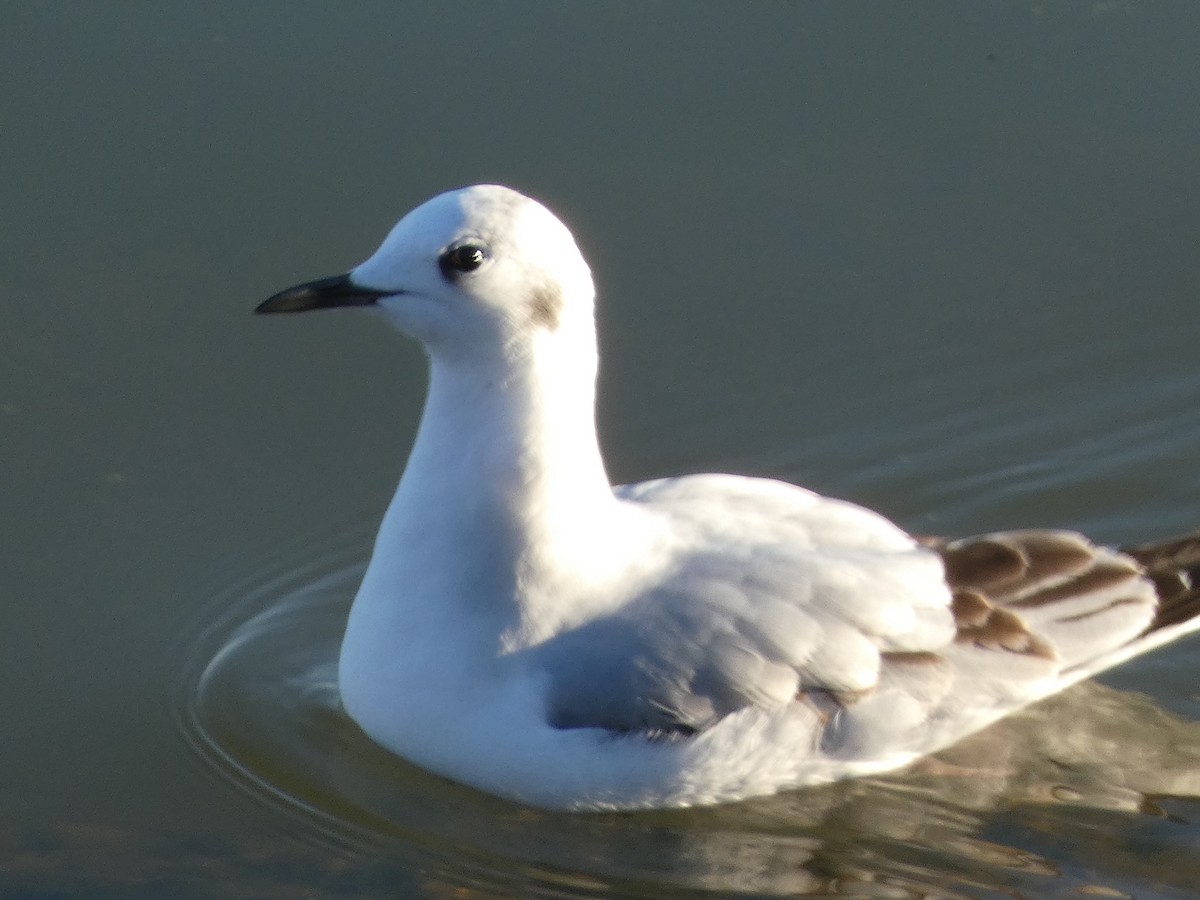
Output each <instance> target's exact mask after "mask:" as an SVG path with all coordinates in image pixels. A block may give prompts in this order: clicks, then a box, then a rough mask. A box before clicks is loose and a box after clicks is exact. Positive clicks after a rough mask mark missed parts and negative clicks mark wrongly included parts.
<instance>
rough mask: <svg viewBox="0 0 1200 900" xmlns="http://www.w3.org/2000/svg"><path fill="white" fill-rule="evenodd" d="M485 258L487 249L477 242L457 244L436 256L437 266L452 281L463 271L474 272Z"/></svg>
mask: <svg viewBox="0 0 1200 900" xmlns="http://www.w3.org/2000/svg"><path fill="white" fill-rule="evenodd" d="M487 258H488V253H487V250H485V249H484V248H483V247H481V246H480V245H479V244H459V245H458V246H457V247H451V248H450V249H449V250H447V251H446V252H445V253H443V254H442V255H441V256H439V257H438V267H439V268H440V269H441V270H442V274H443V275H444V276H446V277H447V278H449V279H450V280H452V281H453V280H454V279H455V278H457V277H458V276H459V275H462V274H463V273H465V272H474V271H475V270H476V269H478V268H479V267H480V266H482V265H483V264H484V262H485V261H486V260H487Z"/></svg>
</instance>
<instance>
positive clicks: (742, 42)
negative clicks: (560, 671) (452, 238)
mask: <svg viewBox="0 0 1200 900" xmlns="http://www.w3.org/2000/svg"><path fill="white" fill-rule="evenodd" d="M1197 29H1200V7H1197V6H1195V5H1194V4H1190V3H1184V2H1178V3H1170V2H1162V3H1149V2H1145V3H1144V2H1136V0H1130V2H1116V0H1109V2H1095V3H1086V2H1085V3H1063V4H1033V3H1011V4H989V5H987V6H979V5H969V6H964V5H962V4H958V3H953V2H946V3H925V2H915V3H909V4H903V5H901V4H893V5H879V4H867V3H861V4H860V3H851V2H837V3H833V2H829V3H786V4H785V3H768V2H764V3H756V4H736V5H735V4H730V5H716V4H712V5H696V4H691V3H687V4H683V3H680V4H671V3H663V4H655V5H653V6H651V7H648V8H643V7H642V6H641V5H635V4H629V5H620V4H609V5H603V6H601V5H593V6H588V7H584V6H578V5H558V4H541V3H512V4H505V5H503V6H494V5H490V4H475V5H473V4H462V3H455V4H436V3H434V4H421V5H414V6H396V5H393V4H386V3H353V4H317V3H290V4H269V3H263V4H235V3H199V4H192V5H188V6H183V5H178V4H140V5H137V4H126V5H113V6H106V5H99V4H92V3H82V2H80V3H33V2H29V3H21V2H13V3H7V4H4V5H0V121H3V122H4V123H5V128H4V139H3V140H2V141H0V172H2V173H3V177H2V178H0V211H2V213H3V215H4V222H5V226H6V227H5V229H4V230H5V240H4V241H3V242H0V298H2V301H0V302H3V304H4V310H5V314H6V315H5V320H4V326H3V327H2V328H0V478H3V479H4V489H3V497H4V498H5V505H4V515H2V516H0V530H2V535H0V554H3V557H2V563H3V564H2V565H0V596H2V597H3V602H4V609H5V612H6V623H5V624H6V627H5V628H4V629H3V638H2V640H3V643H4V646H3V648H0V670H2V674H3V676H4V677H3V682H2V683H3V684H4V685H5V686H6V687H5V689H4V690H3V691H0V715H3V720H4V722H5V723H6V724H5V727H4V728H3V729H2V733H0V753H2V755H0V790H2V793H0V797H3V800H4V802H3V803H2V804H0V896H4V897H30V898H32V897H46V896H53V897H70V898H75V897H80V898H84V897H87V898H92V897H114V898H141V897H163V896H172V897H247V896H254V897H274V896H278V897H314V898H325V897H377V896H378V897H386V896H432V897H504V896H522V897H523V896H544V897H564V896H565V897H573V896H630V897H640V896H646V897H650V896H654V897H659V896H674V895H686V894H690V893H693V892H697V891H705V890H707V891H711V892H714V893H716V894H717V895H722V896H728V895H731V894H734V893H738V892H742V893H747V894H751V895H777V894H800V895H804V894H812V895H845V896H855V897H863V896H882V897H918V896H963V897H1014V896H1024V897H1077V896H1112V897H1119V896H1136V897H1190V896H1195V895H1196V894H1197V893H1200V863H1198V862H1197V860H1200V853H1197V850H1198V849H1200V696H1198V693H1197V690H1196V687H1195V684H1196V679H1195V672H1196V670H1197V667H1198V664H1200V642H1198V641H1195V640H1193V641H1185V642H1183V643H1180V644H1178V645H1175V646H1172V647H1170V648H1167V649H1165V650H1163V651H1161V652H1159V653H1157V654H1154V655H1153V656H1151V657H1149V658H1145V659H1141V660H1137V661H1135V662H1133V663H1132V664H1129V665H1127V666H1125V667H1124V668H1123V669H1121V670H1120V671H1118V672H1115V673H1111V674H1110V675H1107V676H1106V677H1105V678H1104V679H1103V684H1099V683H1089V684H1084V685H1081V686H1079V687H1078V688H1076V689H1073V690H1072V691H1070V692H1068V693H1067V694H1065V695H1063V696H1061V697H1059V698H1055V699H1054V700H1052V701H1049V702H1047V703H1045V704H1042V705H1040V706H1038V707H1035V708H1033V709H1031V710H1029V711H1028V712H1026V713H1024V714H1022V715H1020V716H1017V717H1014V718H1013V719H1012V720H1009V721H1007V722H1003V723H1001V724H999V725H998V726H996V727H994V728H993V729H991V730H989V731H987V732H985V733H982V734H980V735H977V736H975V737H974V738H971V739H970V740H968V741H966V742H964V743H963V744H962V745H960V746H958V747H956V748H953V749H952V750H950V751H947V752H946V753H943V754H940V755H939V756H938V757H937V758H936V759H934V760H930V761H926V762H923V763H922V764H920V765H918V766H916V767H914V768H913V769H912V770H909V771H906V772H902V773H897V774H895V775H892V776H889V777H887V778H881V779H871V780H866V781H860V782H853V783H849V784H845V785H837V786H833V787H829V788H822V789H819V790H812V791H801V792H794V793H790V794H785V795H781V796H778V797H773V798H766V799H763V800H759V801H754V802H751V803H745V804H740V805H736V806H731V807H726V808H721V809H713V810H702V811H690V812H664V813H657V814H640V815H611V816H566V815H554V814H549V813H543V812H537V811H531V810H527V809H523V808H520V807H517V806H514V805H512V804H509V803H506V802H503V801H500V800H496V799H493V798H490V797H486V796H483V795H480V794H478V793H476V792H474V791H471V790H469V789H466V788H463V787H459V786H456V785H453V784H449V783H447V782H444V781H442V780H440V779H438V778H436V777H434V776H431V775H428V774H426V773H424V772H421V771H419V770H417V769H414V768H412V767H410V766H407V765H406V764H404V763H403V762H401V761H398V760H396V759H394V758H392V757H390V756H388V755H387V754H385V753H383V752H382V751H380V750H378V749H376V748H375V747H373V746H372V745H371V744H370V743H369V742H367V741H366V740H365V739H364V738H363V737H362V736H361V735H360V734H359V733H358V732H357V730H356V729H355V728H354V727H353V726H352V725H351V724H350V723H349V722H348V721H347V720H346V718H345V717H344V716H343V715H342V713H341V712H340V710H339V708H338V705H337V699H336V686H335V684H334V683H333V680H332V664H333V661H334V659H335V655H336V649H337V643H338V640H339V635H340V629H341V625H342V620H343V617H344V615H345V610H346V607H347V604H348V603H349V600H350V598H351V597H352V595H353V591H354V587H355V581H356V578H357V574H358V572H360V571H361V566H362V564H363V562H364V560H365V558H366V554H367V552H368V548H369V543H370V539H371V536H372V532H373V528H374V525H375V523H376V521H377V519H378V516H379V515H380V513H381V512H382V509H383V506H384V504H385V503H386V501H387V499H388V497H389V496H390V492H391V490H392V488H393V487H394V483H395V480H396V478H397V477H398V475H399V472H400V469H401V468H402V465H403V461H404V456H405V453H406V452H407V447H408V442H409V441H410V439H411V436H412V433H413V430H414V428H415V425H416V421H417V417H418V415H419V412H420V405H421V401H422V397H423V390H424V371H423V363H422V360H421V357H420V354H419V352H418V351H417V350H416V349H415V348H414V347H413V346H411V345H407V344H405V343H404V342H403V341H401V340H399V339H398V338H396V337H395V336H394V335H392V334H390V333H388V332H387V331H386V330H385V329H383V328H382V327H380V326H378V324H377V323H375V322H373V321H369V320H368V319H367V318H366V317H362V316H355V315H353V314H346V315H340V314H329V315H323V316H316V315H314V316H305V317H298V318H297V319H295V320H287V321H278V320H269V321H267V320H256V319H254V318H253V317H252V316H251V315H250V310H251V309H252V308H253V306H254V305H255V304H256V303H257V302H258V301H259V300H260V299H262V298H263V297H265V296H266V295H268V294H270V293H272V292H273V291H275V290H276V289H278V288H281V287H284V286H286V285H289V284H292V283H294V282H296V281H299V280H302V279H305V278H309V277H315V276H318V275H324V274H330V273H334V272H338V271H342V270H344V269H345V268H346V267H348V266H349V265H352V264H353V263H355V262H357V261H359V260H360V259H361V258H363V257H364V256H365V255H366V254H367V253H369V252H370V250H371V249H372V248H373V247H374V246H375V243H376V242H377V241H378V240H379V239H380V238H381V237H382V236H383V234H384V232H385V231H386V229H387V228H388V227H389V226H390V225H391V223H392V221H393V220H394V219H395V218H396V217H397V216H398V215H399V214H400V213H402V212H404V211H405V210H407V209H408V208H410V207H411V206H413V205H415V204H416V203H418V202H420V201H421V200H423V199H425V198H426V197H428V196H430V195H431V194H433V193H436V192H438V191H440V190H443V189H445V188H448V187H452V186H457V185H461V184H466V183H471V182H475V181H481V180H495V181H501V182H506V183H511V184H513V185H514V186H516V187H518V188H521V189H524V190H526V191H528V192H530V193H533V194H534V195H535V196H538V197H540V198H542V199H544V200H546V201H547V202H548V203H549V204H550V205H551V206H552V207H553V208H555V209H556V210H557V211H558V212H560V213H561V214H562V216H563V217H564V218H565V219H566V220H567V221H568V222H569V223H570V224H571V226H572V227H573V229H574V231H575V233H576V235H577V236H578V238H579V240H580V243H581V245H582V246H583V248H584V250H585V253H586V254H587V255H588V256H589V258H590V260H591V262H592V266H593V270H594V272H595V274H596V278H597V282H598V285H599V288H600V292H601V298H600V304H601V306H600V313H599V315H600V330H601V342H602V352H603V365H602V374H601V385H600V390H601V401H600V402H601V406H600V409H599V413H598V415H599V420H600V426H601V430H602V433H603V440H604V445H605V450H606V454H607V458H608V460H609V467H610V471H611V473H612V475H613V477H614V479H615V480H620V481H625V480H634V479H639V478H645V477H651V476H654V475H659V474H665V473H671V472H680V471H694V470H710V469H725V470H737V471H744V472H754V473H760V474H766V475H772V476H777V477H783V478H788V479H791V480H796V481H800V482H802V483H804V484H807V485H809V486H811V487H814V488H817V489H819V490H822V491H826V492H829V493H834V494H837V495H841V496H846V497H850V498H853V499H855V500H858V501H860V502H863V503H866V504H868V505H871V506H875V507H878V508H880V509H883V510H885V511H887V512H888V513H890V514H891V515H893V516H894V517H895V518H896V519H897V520H898V521H900V522H902V523H903V524H905V525H906V526H907V527H910V528H912V529H914V530H916V531H920V532H926V533H945V534H954V533H962V532H969V531H981V530H987V529H992V528H1002V527H1008V526H1013V525H1045V526H1064V527H1073V528H1080V529H1083V530H1086V531H1088V532H1089V533H1091V534H1093V535H1094V536H1096V537H1097V538H1099V539H1102V540H1106V541H1115V542H1121V541H1138V540H1141V539H1145V538H1150V537H1156V536H1161V535H1166V534H1170V533H1173V532H1178V531H1183V530H1187V529H1190V528H1193V527H1196V526H1197V524H1200V460H1198V459H1197V448H1200V415H1198V414H1197V410H1198V409H1200V367H1198V366H1197V364H1196V361H1195V357H1196V354H1195V346H1196V339H1197V327H1196V326H1195V325H1194V324H1193V323H1194V321H1195V318H1196V316H1195V299H1196V296H1197V293H1198V291H1200V262H1198V259H1200V255H1198V254H1197V252H1196V250H1197V244H1196V235H1197V234H1198V233H1200V176H1198V175H1197V172H1200V117H1198V116H1197V115H1196V114H1195V112H1196V110H1197V109H1198V108H1200V63H1198V62H1197V59H1198V57H1197V55H1196V53H1195V38H1194V36H1195V34H1196V33H1197Z"/></svg>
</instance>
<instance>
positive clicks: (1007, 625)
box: [257, 185, 1200, 811]
mask: <svg viewBox="0 0 1200 900" xmlns="http://www.w3.org/2000/svg"><path fill="white" fill-rule="evenodd" d="M594 294H595V291H594V288H593V283H592V278H591V273H590V270H589V268H588V265H587V263H586V262H585V261H584V259H583V256H582V254H581V253H580V251H579V249H578V247H577V246H576V243H575V240H574V238H573V237H572V236H571V233H570V232H569V231H568V229H567V228H566V226H565V225H563V224H562V222H560V221H559V220H558V219H557V218H556V217H555V216H554V215H553V214H552V213H551V212H550V211H549V210H547V209H546V208H545V207H544V206H542V205H541V204H539V203H538V202H536V201H535V200H532V199H530V198H528V197H526V196H524V195H522V194H520V193H518V192H516V191H514V190H511V189H509V188H505V187H501V186H498V185H476V186H474V187H468V188H464V189H461V190H455V191H450V192H448V193H444V194H441V195H440V196H437V197H435V198H433V199H432V200H429V201H428V202H426V203H424V204H423V205H421V206H419V207H418V208H416V209H415V210H413V211H412V212H410V213H409V214H408V215H406V216H404V217H403V218H402V219H401V220H400V221H399V223H397V224H396V226H395V227H394V228H393V229H392V231H391V232H390V233H389V234H388V235H387V237H386V239H385V240H384V241H383V243H382V245H380V247H379V249H378V250H377V251H376V252H375V253H374V254H373V255H372V256H371V257H370V258H369V259H367V260H366V261H365V262H363V263H362V264H360V265H358V266H357V267H355V268H353V269H351V270H350V271H349V272H348V273H347V274H343V275H337V276H334V277H331V278H323V279H321V280H318V281H311V282H307V283H305V284H301V285H298V286H296V287H293V288H289V289H288V290H285V291H282V292H280V293H278V294H275V295H274V296H272V297H271V298H270V299H268V300H266V301H265V302H263V303H262V304H261V305H260V306H259V307H258V309H257V312H260V313H284V312H303V311H306V310H315V309H326V308H334V307H364V308H366V309H368V310H370V311H372V312H373V313H375V314H376V315H378V316H380V317H382V318H383V319H384V320H385V321H386V322H388V323H389V324H391V325H393V326H395V327H396V328H398V329H399V330H400V331H401V332H403V333H404V334H406V335H408V336H410V337H412V338H415V339H416V340H417V341H419V342H420V343H421V344H422V345H423V347H424V349H425V351H426V354H427V356H428V359H429V367H430V375H429V385H428V396H427V399H426V403H425V408H424V412H423V414H422V417H421V422H420V425H419V427H418V429H417V434H416V438H415V442H414V444H413V446H412V449H411V452H410V454H409V456H408V461H407V464H406V465H405V468H404V472H403V475H402V477H401V479H400V484H399V487H398V488H397V490H396V494H395V496H394V498H393V499H392V501H391V503H390V505H389V506H388V508H387V511H386V513H385V514H384V516H383V520H382V523H381V524H380V527H379V533H378V536H377V538H376V541H375V546H374V551H373V553H372V556H371V560H370V563H369V565H368V567H367V570H366V572H365V574H364V576H363V580H362V583H361V586H360V587H359V590H358V592H357V595H356V596H355V599H354V602H353V604H352V607H351V610H350V614H349V618H348V621H347V625H346V631H345V635H344V638H343V642H342V646H341V652H340V656H339V662H338V684H339V689H340V692H341V698H342V703H343V706H344V708H345V711H346V712H347V714H348V715H349V716H350V717H351V718H352V719H353V720H354V721H355V722H357V723H358V725H359V726H360V727H361V728H362V730H363V731H364V732H365V733H366V734H367V735H368V736H369V737H370V738H371V739H372V740H374V741H375V742H376V743H378V744H379V745H381V746H383V747H384V748H386V749H387V750H389V751H391V752H393V753H395V754H397V755H399V756H401V757H404V758H405V759H407V760H409V761H411V762H413V763H415V764H417V765H418V766H421V767H424V768H426V769H428V770H430V771H433V772H436V773H438V774H440V775H442V776H444V777H447V778H450V779H453V780H455V781H458V782H462V783H465V784H468V785H472V786H474V787H476V788H479V789H481V790H484V791H488V792H491V793H493V794H497V795H500V796H503V797H507V798H510V799H513V800H516V801H519V802H521V803H525V804H528V805H532V806H538V807H544V808H550V809H567V810H581V811H583V810H619V809H654V808H663V807H688V806H700V805H706V804H714V803H722V802H732V801H738V800H742V799H745V798H749V797H754V796H758V795H764V794H770V793H774V792H776V791H780V790H787V789H794V788H800V787H804V786H807V785H814V784H820V783H824V782H830V781H834V780H838V779H843V778H850V777H856V776H862V775H867V774H871V773H879V772H883V771H887V770H891V769H895V768H898V767H901V766H904V765H906V764H908V763H911V762H913V761H914V760H917V759H919V758H920V757H922V756H924V755H926V754H929V753H932V752H934V751H936V750H939V749H941V748H943V747H946V746H948V745H950V744H953V743H954V742H956V741H958V740H960V739H962V738H964V737H966V736H967V735H969V734H971V733H973V732H975V731H978V730H980V729H982V728H984V727H985V726H986V725H988V724H990V723H992V722H994V721H996V720H997V719H999V718H1001V717H1003V716H1005V715H1008V714H1009V713H1012V712H1014V711H1016V710H1018V709H1020V708H1022V707H1024V706H1026V705H1028V704H1030V703H1032V702H1034V701H1036V700H1038V699H1040V698H1042V697H1046V696H1047V695H1050V694H1053V693H1056V692H1058V691H1061V690H1063V689H1064V688H1066V687H1068V686H1069V685H1071V684H1073V683H1075V682H1077V681H1080V680H1081V679H1085V678H1087V677H1089V676H1091V675H1092V674H1094V673H1096V672H1099V671H1101V670H1103V669H1106V668H1108V667H1110V666H1113V665H1115V664H1117V663H1119V662H1122V661H1124V660H1126V659H1128V658H1130V657H1133V656H1136V655H1138V654H1140V653H1143V652H1146V651H1148V650H1151V649H1153V648H1155V647H1158V646H1161V645H1162V644H1165V643H1166V642H1168V641H1171V640H1174V639H1176V638H1178V637H1180V636H1182V635H1184V634H1187V633H1189V632H1191V631H1194V630H1196V629H1197V628H1200V616H1198V615H1197V614H1198V613H1200V591H1198V590H1197V586H1196V585H1195V584H1194V582H1193V579H1195V578H1197V577H1198V576H1200V534H1197V535H1191V536H1187V537H1182V538H1177V539H1174V540H1170V541H1164V542H1161V543H1157V544H1147V545H1143V546H1139V547H1133V548H1128V549H1124V550H1121V549H1114V548H1108V547H1103V546H1098V545H1096V544H1094V543H1092V542H1091V541H1089V540H1088V539H1087V538H1085V537H1083V536H1081V535H1079V534H1076V533H1073V532H1069V531H1049V530H1032V529H1031V530H1016V531H1006V532H999V533H992V534H985V535H980V536H976V537H967V538H962V539H956V540H949V539H940V538H921V537H914V536H912V535H909V534H907V533H906V532H905V531H903V530H902V529H901V528H899V527H898V526H896V525H894V524H893V523H891V522H890V521H888V520H887V519H885V518H884V517H882V516H881V515H879V514H877V513H875V512H872V511H870V510H868V509H865V508H863V507H860V506H856V505H854V504H852V503H848V502H846V501H843V500H838V499H832V498H828V497H824V496H821V495H818V494H816V493H814V492H812V491H809V490H806V489H804V488H802V487H797V486H795V485H791V484H787V483H784V482H781V481H776V480H770V479H765V478H753V477H745V476H738V475H725V474H700V475H685V476H680V477H674V478H662V479H659V480H654V481H647V482H642V483H639V484H628V485H623V486H617V487H614V486H613V485H612V484H611V483H610V482H609V479H608V476H607V474H606V472H605V468H604V463H603V461H602V459H601V455H600V450H599V444H598V441H597V436H596V426H595V411H594V401H595V381H596V369H597V349H596V332H595V322H594Z"/></svg>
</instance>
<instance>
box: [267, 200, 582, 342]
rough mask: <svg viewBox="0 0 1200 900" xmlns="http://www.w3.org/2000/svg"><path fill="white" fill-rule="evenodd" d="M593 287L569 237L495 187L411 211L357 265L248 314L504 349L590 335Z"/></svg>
mask: <svg viewBox="0 0 1200 900" xmlns="http://www.w3.org/2000/svg"><path fill="white" fill-rule="evenodd" d="M592 294H593V289H592V280H591V274H590V272H589V271H588V267H587V264H586V263H585V262H584V260H583V256H582V255H581V254H580V252H579V248H578V247H576V245H575V240H574V238H572V236H571V233H570V231H568V230H567V228H566V226H565V225H563V224H562V222H560V221H559V220H558V219H557V218H555V216H554V215H553V213H551V212H550V211H549V210H547V209H546V208H545V207H544V206H542V205H541V204H540V203H538V202H537V201H535V200H531V199H530V198H528V197H526V196H524V195H523V194H519V193H517V192H516V191H514V190H511V189H509V188H506V187H500V186H498V185H476V186H474V187H469V188H463V189H461V190H457V191H450V192H448V193H445V194H441V195H439V196H437V197H434V198H433V199H432V200H429V201H427V202H426V203H423V204H422V205H421V206H418V207H417V208H416V209H414V210H413V211H412V212H410V213H409V214H408V215H406V216H405V217H404V218H403V219H401V220H400V221H399V222H398V223H396V226H395V227H394V228H393V229H392V231H391V233H390V234H388V236H387V237H386V238H385V239H384V241H383V243H382V244H381V245H380V247H379V249H378V250H376V251H375V253H374V254H373V255H372V256H371V257H370V259H368V260H367V261H366V262H364V263H362V264H360V265H358V266H356V267H355V268H353V269H351V270H350V271H349V272H348V273H346V274H345V275H337V276H334V277H332V278H323V279H320V280H319V281H311V282H307V283H305V284H301V285H297V286H296V287H294V288H289V289H288V290H286V291H281V292H280V293H278V294H276V295H275V296H273V297H271V298H270V299H269V300H267V301H265V302H264V303H262V304H261V305H260V306H259V307H258V309H257V310H256V311H257V312H260V313H269V312H303V311H306V310H311V309H324V308H330V307H339V306H368V307H370V308H372V309H374V310H376V311H377V312H378V313H380V314H382V315H383V316H384V317H385V318H386V319H388V320H389V321H390V322H391V323H392V324H394V325H395V326H396V327H398V328H399V329H400V330H401V331H404V332H405V333H407V334H409V335H411V336H412V337H415V338H417V339H418V340H420V341H421V342H423V343H424V344H425V346H426V347H427V348H428V349H429V350H430V352H431V353H435V354H436V353H452V354H453V353H456V352H472V351H473V350H476V349H478V348H480V347H481V346H486V345H489V344H490V345H491V346H493V347H511V346H512V345H514V344H521V343H523V342H524V341H525V340H527V339H530V338H531V336H533V335H536V334H538V333H545V332H557V331H558V330H560V329H563V328H569V327H571V326H573V325H574V324H575V323H577V322H585V323H586V326H585V327H588V328H590V327H591V326H590V322H591V316H592Z"/></svg>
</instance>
